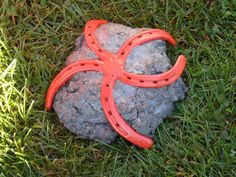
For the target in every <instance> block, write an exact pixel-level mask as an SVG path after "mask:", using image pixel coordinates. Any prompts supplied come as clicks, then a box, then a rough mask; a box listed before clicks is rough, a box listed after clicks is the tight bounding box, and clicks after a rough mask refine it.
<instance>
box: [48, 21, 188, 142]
mask: <svg viewBox="0 0 236 177" xmlns="http://www.w3.org/2000/svg"><path fill="white" fill-rule="evenodd" d="M142 30H144V29H143V28H142V29H141V28H130V27H127V26H124V25H120V24H114V23H108V24H104V25H102V26H100V27H99V28H98V29H97V30H96V32H95V36H96V38H97V40H98V41H99V43H100V44H101V46H102V47H103V48H104V49H106V50H108V51H110V52H113V53H115V52H116V51H117V50H118V49H119V48H120V47H121V45H122V44H123V43H124V42H125V41H126V40H127V39H128V38H130V37H132V36H133V35H134V34H136V33H138V32H140V31H142ZM83 59H93V60H94V59H97V57H96V55H95V54H94V53H93V52H92V51H91V50H90V49H89V48H88V47H87V45H86V42H85V40H84V36H83V35H81V36H80V37H79V38H78V39H77V40H76V50H75V51H74V52H73V53H72V54H71V55H70V56H69V57H68V58H67V60H66V64H67V65H68V64H70V63H73V62H74V61H76V60H83ZM171 67H172V65H171V64H170V60H169V58H168V57H167V55H166V45H165V42H163V41H160V40H155V41H151V42H148V43H145V44H143V45H140V46H137V47H135V48H134V49H133V50H132V52H131V53H130V54H129V56H128V59H127V61H126V64H125V69H126V70H127V71H129V72H133V73H136V74H158V73H162V72H164V71H166V70H168V69H170V68H171ZM102 77H103V75H102V73H99V72H92V71H91V72H90V71H88V72H81V73H78V74H76V75H75V76H74V77H73V78H72V79H71V80H70V81H68V82H67V83H66V84H65V85H64V86H63V87H62V88H61V89H60V90H59V91H58V93H57V94H56V96H55V99H54V103H53V107H54V110H55V111H56V113H57V115H58V117H59V119H60V121H61V122H62V123H63V124H64V125H65V127H66V128H67V129H69V130H70V131H71V132H74V133H75V134H77V135H78V136H79V137H80V138H83V139H94V140H100V141H104V142H107V143H110V142H112V141H114V140H115V138H116V137H117V133H116V132H115V131H113V129H112V128H111V126H110V125H109V123H108V121H107V120H106V118H105V116H104V113H103V110H102V107H101V103H100V87H101V80H102ZM186 91H187V88H186V86H185V84H184V82H183V81H182V79H181V78H179V79H178V80H177V81H176V82H175V83H173V84H171V85H170V86H166V87H163V88H159V89H157V88H138V87H133V86H130V85H126V84H124V83H122V82H120V81H117V82H116V84H115V87H114V89H113V96H114V100H115V102H116V104H117V107H118V110H119V113H120V114H121V115H122V116H123V117H124V118H125V119H126V120H127V122H128V123H129V124H130V125H131V126H132V127H133V128H134V129H136V130H137V131H138V132H140V133H141V134H144V135H147V136H149V137H152V136H153V135H154V133H155V130H156V128H157V127H158V125H159V124H160V123H161V122H162V121H163V119H164V118H166V117H168V116H169V115H170V114H171V112H172V110H173V103H174V102H175V101H177V100H180V99H183V98H184V96H185V92H186Z"/></svg>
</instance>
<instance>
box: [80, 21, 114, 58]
mask: <svg viewBox="0 0 236 177" xmlns="http://www.w3.org/2000/svg"><path fill="white" fill-rule="evenodd" d="M106 23H107V21H106V20H90V21H88V22H87V23H86V25H85V28H84V35H85V40H86V43H87V45H88V47H89V48H90V49H91V50H92V51H93V52H95V54H96V55H97V56H98V57H99V58H100V59H101V60H105V59H108V58H111V57H113V54H112V53H110V52H108V51H107V50H105V49H103V48H102V47H101V46H100V44H99V42H98V41H97V40H96V38H95V35H94V33H95V31H96V29H97V28H98V27H99V26H100V25H102V24H106Z"/></svg>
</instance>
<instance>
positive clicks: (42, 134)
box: [0, 0, 236, 177]
mask: <svg viewBox="0 0 236 177" xmlns="http://www.w3.org/2000/svg"><path fill="white" fill-rule="evenodd" d="M235 9H236V1H235V0H229V1H227V0H222V1H211V0H205V1H197V0H195V1H194V0H186V1H177V0H173V1H168V0H167V1H164V0H161V1H160V2H157V1H154V0H153V1H145V0H137V1H132V0H123V1H122V0H120V1H114V0H110V1H107V0H94V1H92V0H88V1H86V0H77V1H73V0H71V1H70V0H66V1H63V0H57V1H56V0H51V1H47V0H41V1H40V0H32V1H23V0H2V1H1V2H0V176H1V177H5V176H6V177H9V176H14V177H15V176H24V177H25V176H112V177H113V176H117V177H121V176H135V177H137V176H236V42H235V41H236V10H235ZM89 19H107V20H109V21H112V22H116V23H121V24H124V25H127V26H131V27H152V28H162V29H165V30H167V31H169V32H170V33H171V34H172V35H173V36H174V37H175V38H176V39H177V41H178V46H177V47H176V48H173V47H170V48H168V51H167V52H168V55H169V56H170V57H171V58H172V59H173V60H172V63H174V62H175V58H176V56H177V55H178V54H179V53H184V54H185V55H186V57H187V60H188V61H187V62H188V63H187V68H186V70H185V72H184V74H183V79H184V81H185V83H186V85H187V86H188V88H189V90H188V93H187V97H186V99H185V100H183V101H181V102H178V103H176V108H175V110H174V112H173V114H172V116H171V117H170V119H167V120H165V121H164V122H163V123H162V124H161V125H160V126H159V127H158V129H157V131H156V134H155V138H154V139H155V142H156V143H155V146H154V147H153V148H152V149H150V150H141V149H139V148H137V147H135V146H131V145H130V144H129V143H127V142H126V141H124V140H123V139H121V138H118V139H117V141H116V142H115V143H113V144H111V145H107V144H103V143H99V142H94V141H85V140H81V139H79V138H78V137H76V136H75V135H74V134H72V133H70V132H69V131H67V130H66V129H65V128H64V127H63V125H62V124H60V123H59V120H58V118H57V116H56V114H55V112H54V111H51V112H45V111H44V99H45V93H46V91H47V88H48V86H49V84H50V82H51V81H52V79H53V78H54V76H55V75H56V74H57V73H58V72H59V71H60V70H61V69H62V68H63V66H64V62H65V59H66V57H67V56H68V55H69V54H70V52H71V51H72V50H73V48H74V41H75V39H76V37H78V36H79V35H80V34H81V33H82V30H83V27H84V25H85V23H86V21H87V20H89Z"/></svg>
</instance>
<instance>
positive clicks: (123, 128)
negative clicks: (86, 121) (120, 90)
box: [45, 20, 186, 148]
mask: <svg viewBox="0 0 236 177" xmlns="http://www.w3.org/2000/svg"><path fill="white" fill-rule="evenodd" d="M105 23H107V21H106V20H90V21H88V22H87V24H86V26H85V29H84V35H85V40H86V42H87V45H88V47H89V48H90V49H91V50H92V51H93V52H94V53H95V54H96V55H97V56H98V58H99V60H97V59H94V60H86V59H85V60H79V61H76V62H74V63H72V64H69V65H68V66H67V67H65V68H64V69H63V70H62V71H61V72H60V73H59V74H58V75H57V76H56V77H55V78H54V80H53V81H52V83H51V85H50V87H49V89H48V92H47V95H46V103H45V108H46V110H47V111H49V110H50V109H51V107H52V102H53V98H54V96H55V94H56V92H57V91H58V90H59V88H60V87H61V86H62V85H63V84H65V83H66V82H67V81H68V80H69V79H71V77H72V76H73V75H75V74H76V73H77V72H81V71H88V70H90V71H91V70H92V71H98V72H102V73H103V80H102V85H101V95H100V96H101V97H100V99H101V104H102V108H103V111H104V113H105V116H106V118H107V120H108V122H109V123H110V125H111V126H112V128H113V129H114V130H115V131H116V132H117V133H118V134H119V135H120V136H121V137H123V138H125V139H126V140H128V141H130V142H131V143H133V144H135V145H137V146H139V147H141V148H150V147H152V145H153V141H152V139H151V138H149V137H146V136H144V135H141V134H140V133H138V132H137V131H136V130H134V129H133V128H132V127H130V126H129V124H128V123H127V122H126V121H125V120H124V119H123V118H122V117H121V115H120V114H119V112H118V110H117V107H116V105H115V101H114V99H113V96H112V89H113V87H114V84H115V81H116V80H117V79H118V80H120V81H122V82H123V83H125V84H129V85H132V86H136V87H147V88H160V87H164V86H167V85H170V84H171V83H173V82H175V81H176V80H177V79H178V78H179V77H180V75H181V74H182V72H183V71H184V68H185V65H186V58H185V56H184V55H180V56H179V57H178V59H177V61H176V63H175V65H174V66H173V68H172V69H170V70H169V71H167V72H164V73H161V74H157V75H137V74H133V73H129V72H127V71H125V70H124V65H125V60H126V59H127V56H128V54H129V53H130V51H131V50H132V49H133V48H134V47H135V46H138V45H141V44H143V43H145V42H148V41H151V40H157V39H161V40H165V41H167V42H169V43H170V44H171V45H176V41H175V40H174V38H173V37H172V36H171V35H170V34H169V33H168V32H166V31H163V30H160V29H151V30H145V31H142V32H140V33H138V34H136V35H134V36H133V37H131V38H130V39H129V40H127V41H126V42H125V43H124V44H123V45H122V47H121V48H120V49H119V50H118V51H117V53H115V54H113V53H111V52H109V51H107V50H105V49H103V48H101V47H100V45H99V42H98V41H97V40H96V39H95V36H94V32H95V30H96V29H97V28H98V27H99V26H100V25H102V24H105Z"/></svg>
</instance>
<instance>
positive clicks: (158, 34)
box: [117, 29, 176, 62]
mask: <svg viewBox="0 0 236 177" xmlns="http://www.w3.org/2000/svg"><path fill="white" fill-rule="evenodd" d="M157 39H160V40H164V41H167V42H169V43H170V44H171V45H176V41H175V39H174V38H173V37H172V36H171V35H170V34H169V33H168V32H166V31H164V30H160V29H152V30H145V31H143V32H141V33H138V34H136V35H134V36H133V37H131V38H130V39H129V40H127V41H126V42H125V43H124V44H123V45H122V46H121V48H120V49H119V50H118V52H117V57H118V58H119V60H121V62H125V60H126V58H127V56H128V54H129V53H130V52H131V50H132V49H133V48H134V47H136V46H138V45H142V44H143V43H146V42H149V41H152V40H157Z"/></svg>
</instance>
